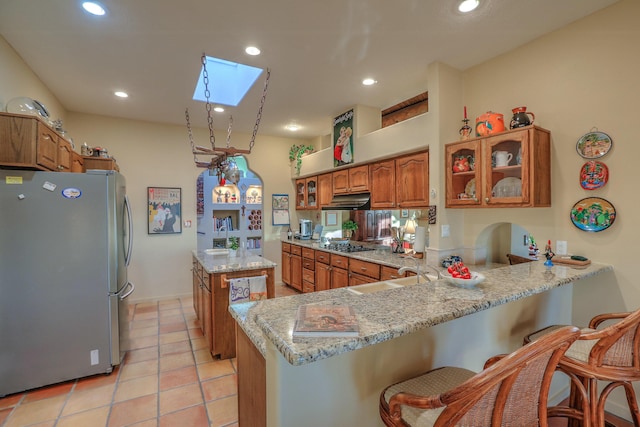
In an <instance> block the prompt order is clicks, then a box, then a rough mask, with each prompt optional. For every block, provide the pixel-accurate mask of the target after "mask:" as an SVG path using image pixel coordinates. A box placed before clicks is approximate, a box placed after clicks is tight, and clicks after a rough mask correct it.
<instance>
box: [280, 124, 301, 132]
mask: <svg viewBox="0 0 640 427" xmlns="http://www.w3.org/2000/svg"><path fill="white" fill-rule="evenodd" d="M284 128H285V129H286V130H290V131H291V132H295V131H297V130H300V129H301V128H302V126H300V125H297V124H295V123H292V124H290V125H286V126H285V127H284Z"/></svg>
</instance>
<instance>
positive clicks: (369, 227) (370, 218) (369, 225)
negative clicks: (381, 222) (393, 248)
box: [364, 211, 377, 240]
mask: <svg viewBox="0 0 640 427" xmlns="http://www.w3.org/2000/svg"><path fill="white" fill-rule="evenodd" d="M364 220H365V232H364V240H376V237H377V226H376V212H375V211H365V216H364Z"/></svg>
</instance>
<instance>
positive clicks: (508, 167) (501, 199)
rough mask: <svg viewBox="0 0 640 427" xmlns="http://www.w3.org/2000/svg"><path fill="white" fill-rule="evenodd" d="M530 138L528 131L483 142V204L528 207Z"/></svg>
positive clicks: (490, 138)
mask: <svg viewBox="0 0 640 427" xmlns="http://www.w3.org/2000/svg"><path fill="white" fill-rule="evenodd" d="M528 142H529V138H528V134H527V132H526V131H523V132H506V133H503V134H498V135H495V136H492V137H488V138H486V139H485V140H483V143H484V145H485V151H484V157H483V162H484V169H483V172H484V175H485V182H484V195H485V196H484V203H486V204H487V205H489V206H505V205H506V206H508V205H511V206H513V205H527V204H529V162H528V161H522V159H525V160H526V159H528V158H529V144H528Z"/></svg>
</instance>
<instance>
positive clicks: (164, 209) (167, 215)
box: [147, 187, 182, 234]
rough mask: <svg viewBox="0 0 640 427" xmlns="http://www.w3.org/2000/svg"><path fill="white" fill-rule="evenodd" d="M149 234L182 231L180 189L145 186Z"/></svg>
mask: <svg viewBox="0 0 640 427" xmlns="http://www.w3.org/2000/svg"><path fill="white" fill-rule="evenodd" d="M147 206H148V210H149V211H148V224H149V225H148V229H147V232H148V233H149V234H175V233H182V189H180V188H171V187H147Z"/></svg>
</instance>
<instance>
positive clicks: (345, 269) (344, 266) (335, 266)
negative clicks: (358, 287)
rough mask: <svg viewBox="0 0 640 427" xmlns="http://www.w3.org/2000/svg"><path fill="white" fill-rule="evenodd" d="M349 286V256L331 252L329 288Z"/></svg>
mask: <svg viewBox="0 0 640 427" xmlns="http://www.w3.org/2000/svg"><path fill="white" fill-rule="evenodd" d="M347 286H349V258H348V257H346V256H342V255H336V254H331V289H336V288H346V287H347Z"/></svg>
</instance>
